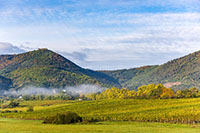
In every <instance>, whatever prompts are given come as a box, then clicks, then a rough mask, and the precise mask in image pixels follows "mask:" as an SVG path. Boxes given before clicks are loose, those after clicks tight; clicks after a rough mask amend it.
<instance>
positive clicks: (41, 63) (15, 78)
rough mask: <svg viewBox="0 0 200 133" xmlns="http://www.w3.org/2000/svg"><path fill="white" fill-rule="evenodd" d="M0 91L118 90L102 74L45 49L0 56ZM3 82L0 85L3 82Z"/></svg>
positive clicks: (110, 78)
mask: <svg viewBox="0 0 200 133" xmlns="http://www.w3.org/2000/svg"><path fill="white" fill-rule="evenodd" d="M0 75H1V76H2V77H0V88H1V89H6V88H15V89H19V88H23V87H25V86H30V85H32V86H36V87H48V88H62V87H65V86H74V85H79V84H97V85H102V86H119V84H118V83H117V82H116V80H115V79H114V78H112V77H110V76H108V75H106V74H104V73H100V72H95V71H92V70H88V69H84V68H81V67H80V66H78V65H76V64H75V63H73V62H71V61H70V60H68V59H66V58H65V57H63V56H61V55H59V54H57V53H55V52H53V51H51V50H48V49H38V50H34V51H30V52H27V53H23V54H18V55H2V56H0ZM5 79H7V80H6V81H7V82H3V83H2V82H1V81H5Z"/></svg>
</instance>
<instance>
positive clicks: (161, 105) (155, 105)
mask: <svg viewBox="0 0 200 133" xmlns="http://www.w3.org/2000/svg"><path fill="white" fill-rule="evenodd" d="M36 103H37V104H36ZM44 103H47V101H39V102H38V101H28V102H22V103H21V104H22V105H24V106H25V105H35V107H34V112H25V111H24V112H22V113H1V114H0V116H2V117H7V118H20V119H33V120H35V119H36V120H37V119H38V120H42V119H44V118H46V117H47V116H53V115H55V114H57V113H64V112H67V111H72V112H76V113H78V114H79V115H80V116H82V117H83V118H84V120H90V119H92V118H94V119H98V120H100V121H137V122H165V123H167V122H171V123H189V124H193V123H199V122H200V98H193V99H165V100H164V99H162V100H160V99H156V100H144V99H118V100H97V101H65V102H60V103H59V102H54V103H55V104H52V105H50V106H43V104H44ZM22 108H23V107H22ZM17 109H19V110H20V109H21V108H17Z"/></svg>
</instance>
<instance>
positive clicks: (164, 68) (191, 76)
mask: <svg viewBox="0 0 200 133" xmlns="http://www.w3.org/2000/svg"><path fill="white" fill-rule="evenodd" d="M104 73H106V74H108V75H110V76H112V77H113V78H115V79H117V80H118V82H119V83H120V84H121V85H122V86H123V87H127V88H129V89H136V88H137V87H138V86H140V85H144V84H151V83H154V84H157V83H163V84H165V85H166V86H168V87H172V88H174V89H184V88H189V87H198V88H200V51H198V52H195V53H192V54H189V55H187V56H184V57H182V58H179V59H175V60H172V61H169V62H167V63H165V64H163V65H158V66H147V67H141V68H134V69H128V70H118V71H104Z"/></svg>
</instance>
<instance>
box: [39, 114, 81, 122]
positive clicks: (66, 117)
mask: <svg viewBox="0 0 200 133" xmlns="http://www.w3.org/2000/svg"><path fill="white" fill-rule="evenodd" d="M78 122H82V117H80V116H79V115H78V114H76V113H73V112H67V113H65V114H57V115H55V116H52V117H47V118H46V119H45V120H44V122H43V123H45V124H70V123H78Z"/></svg>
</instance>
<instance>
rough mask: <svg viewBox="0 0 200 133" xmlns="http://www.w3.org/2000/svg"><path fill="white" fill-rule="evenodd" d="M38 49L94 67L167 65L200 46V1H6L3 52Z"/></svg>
mask: <svg viewBox="0 0 200 133" xmlns="http://www.w3.org/2000/svg"><path fill="white" fill-rule="evenodd" d="M38 48H48V49H50V50H53V51H55V52H58V53H59V54H61V55H63V56H65V57H66V58H68V59H70V60H71V61H73V62H75V63H76V64H78V65H80V66H81V67H84V68H89V69H94V70H115V69H128V68H134V67H140V66H145V65H157V64H163V63H166V62H167V61H169V60H172V59H175V58H179V57H181V56H184V55H187V54H189V53H192V52H195V51H198V50H200V0H0V54H17V53H23V52H26V51H30V50H35V49H38Z"/></svg>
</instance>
